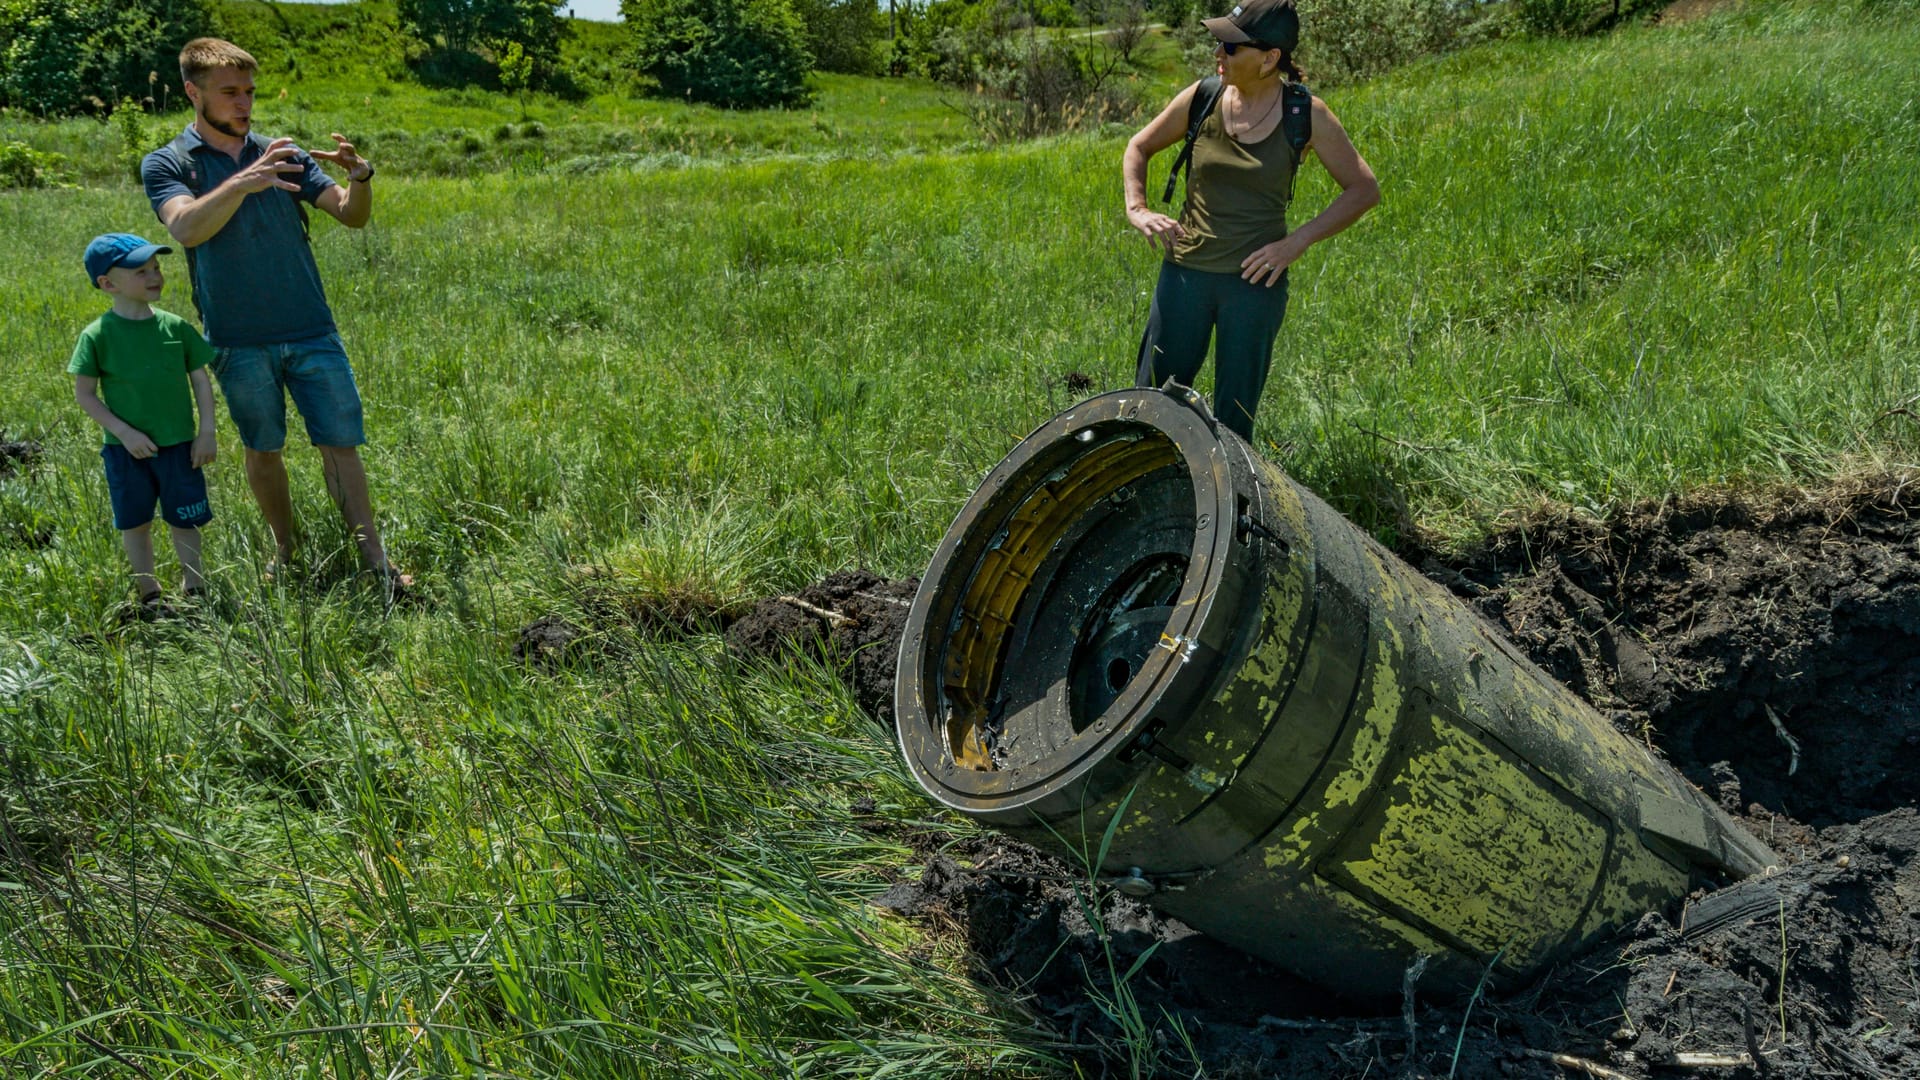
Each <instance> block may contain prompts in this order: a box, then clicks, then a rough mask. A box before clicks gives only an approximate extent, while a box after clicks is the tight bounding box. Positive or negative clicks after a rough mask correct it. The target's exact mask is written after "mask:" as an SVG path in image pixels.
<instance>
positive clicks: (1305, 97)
mask: <svg viewBox="0 0 1920 1080" xmlns="http://www.w3.org/2000/svg"><path fill="white" fill-rule="evenodd" d="M1280 92H1281V94H1282V95H1283V97H1282V99H1281V101H1280V109H1281V113H1280V132H1281V134H1283V135H1284V136H1286V140H1287V148H1288V149H1290V150H1292V151H1293V172H1292V173H1291V174H1289V176H1288V178H1287V201H1288V202H1292V201H1293V181H1294V179H1295V178H1297V177H1298V176H1299V175H1300V162H1301V161H1302V160H1303V159H1304V158H1305V157H1306V154H1307V144H1308V143H1310V142H1312V141H1313V91H1311V90H1309V89H1307V84H1306V83H1300V82H1289V83H1287V85H1286V86H1284V87H1282V88H1281V91H1280Z"/></svg>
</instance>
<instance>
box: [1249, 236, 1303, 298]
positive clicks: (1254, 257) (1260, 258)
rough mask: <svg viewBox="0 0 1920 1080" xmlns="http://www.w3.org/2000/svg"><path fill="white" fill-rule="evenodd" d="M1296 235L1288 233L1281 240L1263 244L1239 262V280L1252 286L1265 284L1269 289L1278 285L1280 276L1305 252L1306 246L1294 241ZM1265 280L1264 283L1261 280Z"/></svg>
mask: <svg viewBox="0 0 1920 1080" xmlns="http://www.w3.org/2000/svg"><path fill="white" fill-rule="evenodd" d="M1296 235H1297V234H1295V233H1288V234H1287V235H1286V236H1285V237H1284V238H1283V239H1279V240H1275V241H1274V242H1273V243H1271V244H1263V245H1261V246H1260V247H1258V248H1256V249H1254V252H1253V254H1251V255H1249V256H1247V257H1246V258H1244V259H1242V260H1240V278H1241V280H1243V281H1246V282H1249V283H1251V284H1254V285H1260V284H1265V285H1266V287H1267V288H1269V289H1271V288H1273V287H1274V286H1275V285H1277V284H1279V283H1280V275H1281V274H1282V273H1284V272H1286V269H1287V267H1289V266H1292V265H1293V261H1294V260H1295V259H1298V258H1299V257H1300V256H1301V255H1302V254H1303V253H1305V251H1306V246H1305V245H1304V244H1301V243H1300V242H1299V241H1297V240H1295V239H1294V237H1295V236H1296ZM1262 278H1265V279H1266V280H1265V282H1262V281H1261V279H1262Z"/></svg>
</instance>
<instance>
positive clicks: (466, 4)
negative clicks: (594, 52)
mask: <svg viewBox="0 0 1920 1080" xmlns="http://www.w3.org/2000/svg"><path fill="white" fill-rule="evenodd" d="M558 6H559V5H558V3H556V0H399V8H398V10H399V15H400V25H401V26H402V27H403V28H404V29H405V30H406V31H407V32H408V33H409V34H412V35H413V36H414V37H416V38H418V39H419V40H420V41H421V42H422V43H424V44H426V45H427V46H429V47H434V46H438V47H440V48H443V49H446V50H448V51H450V52H465V53H478V52H483V51H484V52H486V53H489V54H491V55H492V56H494V57H495V58H499V57H502V56H504V55H506V51H507V48H508V46H509V45H514V44H518V45H519V46H520V50H521V55H522V56H523V57H524V58H525V59H526V60H527V61H529V62H530V63H531V64H532V68H531V71H532V76H533V78H535V79H538V78H540V77H541V76H543V75H544V74H545V73H547V72H550V71H553V70H554V69H555V67H556V66H557V64H558V62H559V59H560V41H561V38H562V37H564V36H565V34H566V31H567V24H566V20H565V19H563V18H561V16H560V14H559V13H558V11H557V8H558Z"/></svg>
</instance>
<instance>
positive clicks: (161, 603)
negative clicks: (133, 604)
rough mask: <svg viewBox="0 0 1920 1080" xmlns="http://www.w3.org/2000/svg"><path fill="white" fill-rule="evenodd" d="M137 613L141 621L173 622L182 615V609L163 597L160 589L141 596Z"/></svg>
mask: <svg viewBox="0 0 1920 1080" xmlns="http://www.w3.org/2000/svg"><path fill="white" fill-rule="evenodd" d="M135 613H136V615H137V616H138V618H139V619H140V621H141V622H149V623H150V622H172V621H173V620H175V619H177V618H179V617H180V609H179V608H176V607H174V606H173V605H172V604H169V603H167V602H166V600H164V599H162V596H161V593H160V591H159V590H158V589H156V590H154V591H153V592H150V593H148V594H147V595H145V596H143V597H141V598H140V602H139V606H138V607H137V608H136V609H135Z"/></svg>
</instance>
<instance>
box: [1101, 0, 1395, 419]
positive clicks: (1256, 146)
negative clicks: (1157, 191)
mask: <svg viewBox="0 0 1920 1080" xmlns="http://www.w3.org/2000/svg"><path fill="white" fill-rule="evenodd" d="M1204 25H1205V26H1206V28H1207V29H1208V30H1209V31H1211V32H1212V33H1213V36H1214V37H1215V38H1216V39H1217V41H1218V44H1217V45H1215V47H1214V53H1213V58H1214V64H1215V70H1216V71H1217V72H1218V73H1219V76H1220V79H1221V82H1222V84H1224V85H1223V86H1222V89H1221V91H1220V95H1219V99H1218V102H1217V104H1216V105H1215V106H1214V108H1213V111H1212V112H1211V113H1210V114H1208V116H1207V118H1206V120H1205V122H1203V123H1202V124H1201V126H1200V132H1199V135H1198V137H1197V138H1195V140H1194V144H1193V158H1192V163H1191V165H1190V166H1189V168H1188V172H1187V197H1186V204H1185V205H1184V206H1183V207H1182V208H1181V210H1180V219H1179V220H1178V221H1176V220H1174V219H1173V218H1170V217H1168V216H1166V215H1165V214H1160V213H1156V212H1154V210H1153V209H1152V208H1150V207H1149V206H1148V205H1147V162H1148V161H1149V160H1150V159H1152V157H1153V155H1155V154H1157V153H1159V152H1160V151H1162V150H1165V149H1166V148H1167V147H1169V146H1172V145H1174V144H1175V143H1178V142H1181V141H1182V140H1183V139H1184V138H1185V137H1186V133H1187V118H1188V108H1189V106H1190V105H1192V103H1193V102H1194V98H1195V93H1196V91H1197V90H1198V89H1199V88H1200V86H1201V84H1200V83H1197V82H1196V83H1194V84H1193V85H1192V86H1189V87H1187V88H1186V89H1185V90H1182V91H1180V93H1179V94H1177V95H1175V96H1174V99H1173V100H1172V101H1171V102H1169V103H1168V105H1167V107H1166V108H1165V109H1164V110H1162V111H1161V113H1160V115H1159V116H1156V117H1154V118H1153V120H1152V121H1151V122H1150V123H1148V124H1147V126H1146V127H1144V128H1141V129H1140V131H1139V132H1138V133H1136V134H1135V135H1134V137H1133V138H1132V139H1131V140H1130V141H1128V143H1127V152H1126V156H1125V158H1124V159H1123V160H1122V163H1121V176H1122V179H1123V180H1124V182H1125V185H1126V197H1127V220H1128V221H1129V222H1131V223H1132V224H1133V227H1134V228H1136V229H1139V230H1140V233H1141V235H1143V236H1145V237H1146V238H1147V242H1148V243H1149V244H1157V245H1160V246H1162V247H1164V248H1165V249H1166V259H1165V261H1164V262H1162V263H1161V265H1160V281H1159V284H1158V285H1156V286H1155V288H1154V291H1153V308H1152V311H1151V312H1150V313H1149V314H1148V316H1147V330H1146V333H1145V335H1143V336H1142V338H1141V340H1140V361H1139V366H1138V368H1137V371H1136V375H1135V382H1136V383H1138V384H1139V385H1141V386H1158V385H1160V384H1161V383H1163V382H1165V381H1166V380H1167V379H1169V378H1171V379H1173V380H1175V381H1177V382H1179V383H1182V384H1185V385H1189V386H1191V385H1192V384H1193V379H1194V377H1195V376H1196V375H1198V374H1199V372H1200V365H1201V363H1202V362H1203V361H1204V360H1205V359H1206V356H1207V341H1208V339H1209V338H1212V339H1213V341H1214V379H1213V381H1214V395H1213V397H1214V405H1213V408H1214V414H1215V415H1216V416H1218V417H1219V418H1220V420H1221V422H1223V423H1225V424H1226V425H1227V427H1228V428H1230V429H1232V430H1233V431H1235V432H1238V433H1239V434H1240V436H1241V437H1242V438H1245V439H1249V440H1251V439H1252V438H1253V414H1254V411H1255V410H1257V409H1258V408H1259V407H1260V391H1261V388H1262V387H1263V386H1265V385H1266V381H1267V368H1268V365H1269V364H1270V363H1271V362H1272V359H1273V339H1274V337H1275V335H1277V334H1278V333H1279V332H1280V322H1281V320H1282V319H1283V318H1284V317H1285V316H1286V311H1287V267H1289V266H1291V265H1292V264H1293V262H1294V260H1296V259H1298V258H1299V257H1300V256H1301V255H1302V254H1304V253H1305V252H1306V250H1307V248H1309V247H1311V246H1312V245H1314V244H1316V243H1319V242H1320V241H1322V240H1325V239H1326V238H1327V237H1329V236H1332V235H1333V234H1335V233H1337V232H1339V231H1340V230H1342V229H1344V228H1346V227H1347V226H1349V225H1351V224H1353V223H1354V222H1355V221H1358V220H1359V219H1360V215H1362V214H1364V213H1366V212H1367V211H1368V210H1371V209H1372V208H1373V207H1374V206H1375V205H1377V204H1378V203H1379V202H1380V184H1379V182H1378V181H1377V180H1375V179H1374V177H1373V170H1372V169H1370V168H1368V167H1367V163H1366V161H1365V160H1364V159H1363V158H1361V156H1360V152H1359V151H1358V150H1355V149H1354V148H1353V143H1352V142H1351V141H1349V140H1348V138H1347V133H1346V130H1345V129H1344V128H1342V127H1341V126H1340V121H1339V120H1338V119H1337V118H1336V117H1335V116H1334V115H1333V112H1332V110H1330V109H1328V108H1327V106H1326V103H1325V102H1322V101H1321V100H1320V99H1319V98H1313V99H1312V106H1311V109H1312V111H1311V118H1312V138H1311V140H1310V141H1309V142H1308V143H1307V145H1306V149H1307V150H1311V151H1312V152H1313V153H1314V155H1315V156H1316V157H1318V158H1319V159H1320V163H1321V164H1322V165H1323V166H1325V167H1326V170H1327V172H1328V174H1329V175H1331V176H1332V177H1333V179H1334V182H1335V183H1337V184H1339V185H1340V195H1339V197H1338V198H1336V199H1334V200H1333V202H1331V203H1329V204H1328V205H1327V208H1326V209H1324V210H1322V211H1321V212H1320V213H1319V214H1318V215H1316V216H1315V217H1314V218H1313V220H1311V221H1308V222H1307V223H1306V224H1304V225H1302V226H1300V227H1299V228H1298V229H1295V230H1294V231H1292V232H1288V231H1287V202H1288V200H1289V199H1291V198H1292V197H1293V172H1294V164H1295V159H1294V148H1293V146H1292V145H1291V144H1289V142H1288V140H1287V138H1286V137H1285V136H1284V135H1283V134H1282V122H1283V119H1284V117H1283V115H1282V113H1283V109H1282V108H1281V102H1282V100H1283V99H1284V98H1285V97H1286V94H1285V93H1284V91H1285V89H1286V86H1287V84H1288V83H1289V82H1296V81H1298V80H1299V78H1300V69H1299V68H1298V67H1296V66H1294V63H1293V53H1294V50H1295V48H1297V47H1298V45H1299V42H1300V16H1299V14H1298V13H1297V12H1295V11H1294V7H1293V0H1244V2H1243V3H1242V4H1241V5H1240V6H1238V7H1236V8H1234V9H1233V12H1232V14H1230V15H1227V16H1225V17H1223V18H1218V19H1207V20H1206V21H1205V23H1204Z"/></svg>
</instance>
